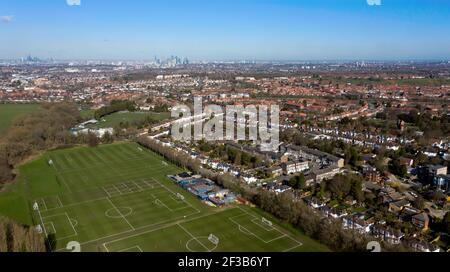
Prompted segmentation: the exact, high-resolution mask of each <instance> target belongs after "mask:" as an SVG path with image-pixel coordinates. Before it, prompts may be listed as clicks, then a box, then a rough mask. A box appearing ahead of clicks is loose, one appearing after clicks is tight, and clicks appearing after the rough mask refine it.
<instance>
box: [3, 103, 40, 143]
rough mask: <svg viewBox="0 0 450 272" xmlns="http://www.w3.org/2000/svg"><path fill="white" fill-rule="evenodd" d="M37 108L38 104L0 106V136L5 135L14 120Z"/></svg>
mask: <svg viewBox="0 0 450 272" xmlns="http://www.w3.org/2000/svg"><path fill="white" fill-rule="evenodd" d="M39 108H40V105H39V104H0V135H3V134H5V132H6V131H7V130H8V128H9V127H10V126H11V124H12V122H13V121H14V119H16V118H18V117H20V116H23V115H25V114H27V113H32V112H35V111H37V110H39Z"/></svg>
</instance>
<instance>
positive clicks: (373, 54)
mask: <svg viewBox="0 0 450 272" xmlns="http://www.w3.org/2000/svg"><path fill="white" fill-rule="evenodd" d="M69 1H75V2H76V1H78V0H69ZM367 1H379V0H297V1H293V0H291V1H289V0H278V1H276V0H259V1H258V0H81V3H80V5H68V4H67V0H2V1H1V2H0V58H3V59H4V58H18V57H22V56H25V55H28V54H31V55H33V56H38V57H41V58H47V57H54V58H58V59H151V58H153V56H155V55H157V56H160V57H166V56H169V55H172V54H173V55H179V56H187V57H189V58H190V59H197V60H234V59H256V60H344V59H374V60H375V59H377V60H388V59H450V1H448V0H381V5H368V3H367Z"/></svg>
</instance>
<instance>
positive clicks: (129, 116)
mask: <svg viewBox="0 0 450 272" xmlns="http://www.w3.org/2000/svg"><path fill="white" fill-rule="evenodd" d="M147 117H149V118H151V119H153V120H155V121H161V120H165V119H168V118H169V117H170V114H169V113H167V112H164V113H156V112H116V113H113V114H110V115H107V116H104V117H103V118H101V120H100V122H99V123H98V124H96V125H95V126H93V127H95V128H107V127H114V126H116V125H119V124H120V123H126V122H128V123H130V124H131V123H132V122H133V121H140V120H145V118H147Z"/></svg>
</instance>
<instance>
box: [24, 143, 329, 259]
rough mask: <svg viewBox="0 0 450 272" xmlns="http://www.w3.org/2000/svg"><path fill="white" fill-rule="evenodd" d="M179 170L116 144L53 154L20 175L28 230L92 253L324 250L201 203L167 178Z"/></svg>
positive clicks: (246, 214)
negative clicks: (28, 208) (24, 189)
mask: <svg viewBox="0 0 450 272" xmlns="http://www.w3.org/2000/svg"><path fill="white" fill-rule="evenodd" d="M36 171H38V172H36ZM181 171H183V170H182V169H180V168H177V167H176V166H174V165H172V164H170V163H167V162H165V161H164V159H163V158H162V157H160V156H158V155H156V154H154V153H153V152H150V151H148V150H146V149H144V148H142V147H140V146H139V145H137V144H134V143H121V144H112V145H103V146H99V147H96V148H88V147H78V148H72V149H64V150H57V151H52V152H49V153H46V154H45V155H44V156H43V157H41V158H40V159H39V160H36V161H34V162H31V163H30V166H29V167H25V168H24V173H23V174H24V175H25V178H26V182H27V184H28V186H29V191H30V192H31V193H30V195H31V199H30V205H32V206H34V207H32V208H31V210H32V213H33V218H34V223H35V224H36V225H40V226H41V228H42V232H43V233H44V234H46V235H51V236H52V237H54V250H55V251H70V250H68V249H66V247H67V244H68V243H69V242H72V241H75V242H77V243H79V244H80V245H81V250H82V251H93V252H97V251H103V252H152V251H153V252H154V251H157V252H214V251H216V252H224V251H225V252H226V251H244V252H245V251H275V252H283V251H285V252H287V251H322V250H326V248H325V247H324V246H322V245H320V244H318V243H317V242H315V241H313V240H311V239H309V238H308V237H306V236H304V235H302V234H301V233H300V232H298V231H297V230H294V229H292V228H290V227H288V226H286V225H284V224H282V223H280V222H277V221H276V220H275V219H273V218H272V217H270V216H269V215H267V214H265V213H263V212H261V211H260V210H258V209H256V208H251V207H248V206H244V205H238V204H233V205H231V206H228V207H225V208H216V207H210V206H208V205H206V204H204V203H203V202H201V201H200V200H198V199H197V198H196V197H195V196H194V195H192V194H190V193H188V192H187V191H185V190H183V189H182V188H180V187H178V186H177V185H175V184H174V183H173V182H172V181H170V180H169V179H168V178H167V175H169V174H175V173H179V172H181ZM36 173H38V174H36ZM263 218H264V219H263ZM265 218H268V219H267V220H266V219H265Z"/></svg>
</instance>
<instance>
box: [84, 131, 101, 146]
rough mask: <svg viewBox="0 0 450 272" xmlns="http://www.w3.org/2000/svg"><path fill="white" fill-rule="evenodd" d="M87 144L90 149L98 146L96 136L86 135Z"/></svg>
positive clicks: (92, 134)
mask: <svg viewBox="0 0 450 272" xmlns="http://www.w3.org/2000/svg"><path fill="white" fill-rule="evenodd" d="M87 144H88V145H89V146H90V147H96V146H98V144H99V140H98V138H97V135H95V134H94V133H88V135H87Z"/></svg>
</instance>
